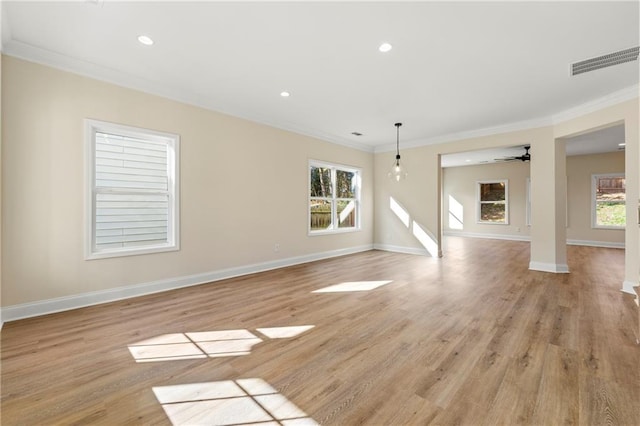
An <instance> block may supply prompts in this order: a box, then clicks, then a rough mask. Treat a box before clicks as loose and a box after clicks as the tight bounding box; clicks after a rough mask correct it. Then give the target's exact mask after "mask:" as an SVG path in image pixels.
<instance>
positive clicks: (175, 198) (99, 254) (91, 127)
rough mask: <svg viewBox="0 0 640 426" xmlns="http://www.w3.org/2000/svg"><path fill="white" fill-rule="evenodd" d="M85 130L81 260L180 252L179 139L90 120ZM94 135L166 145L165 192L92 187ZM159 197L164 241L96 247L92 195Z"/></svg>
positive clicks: (93, 181)
mask: <svg viewBox="0 0 640 426" xmlns="http://www.w3.org/2000/svg"><path fill="white" fill-rule="evenodd" d="M84 127H85V179H84V185H85V202H84V204H85V220H84V222H85V244H84V245H85V250H84V255H85V260H94V259H104V258H111V257H124V256H135V255H141V254H151V253H162V252H169V251H178V250H180V183H179V178H180V136H179V135H177V134H171V133H166V132H159V131H155V130H150V129H143V128H138V127H132V126H126V125H122V124H115V123H110V122H106V121H99V120H93V119H85V120H84ZM96 133H106V134H113V135H117V136H124V137H131V138H137V139H143V140H150V141H153V142H159V143H163V144H166V146H167V147H168V149H167V178H168V182H167V184H168V185H167V190H166V191H164V190H141V189H126V188H118V187H113V188H100V189H98V188H96ZM97 193H103V194H108V193H111V194H149V195H154V194H160V193H162V194H163V195H164V194H165V193H166V195H168V212H167V213H168V215H167V242H166V243H161V244H154V245H142V246H131V247H117V248H109V249H101V250H98V249H97V248H96V214H95V213H96V194H97Z"/></svg>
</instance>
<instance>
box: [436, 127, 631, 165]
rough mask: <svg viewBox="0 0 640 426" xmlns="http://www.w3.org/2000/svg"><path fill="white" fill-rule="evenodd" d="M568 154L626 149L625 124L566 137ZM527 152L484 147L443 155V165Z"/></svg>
mask: <svg viewBox="0 0 640 426" xmlns="http://www.w3.org/2000/svg"><path fill="white" fill-rule="evenodd" d="M565 142H566V153H567V156H574V155H587V154H601V153H605V152H615V151H621V150H623V149H624V147H623V146H620V144H623V143H625V137H624V125H623V124H620V125H616V126H612V127H607V128H605V129H600V130H596V131H593V132H589V133H584V134H582V135H579V136H573V137H571V138H566V139H565ZM524 153H525V149H524V147H523V146H522V145H519V146H511V147H505V148H494V149H482V150H476V151H470V152H458V153H455V154H447V155H443V156H442V167H460V166H475V165H478V164H487V163H498V162H501V161H503V160H502V159H503V158H504V157H518V156H521V155H522V154H524ZM529 153H530V154H531V158H532V159H533V158H535V148H534V149H530V150H529Z"/></svg>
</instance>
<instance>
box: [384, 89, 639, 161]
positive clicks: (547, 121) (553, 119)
mask: <svg viewBox="0 0 640 426" xmlns="http://www.w3.org/2000/svg"><path fill="white" fill-rule="evenodd" d="M632 99H640V86H639V85H637V84H636V85H633V86H631V87H627V88H625V89H622V90H618V91H616V92H613V93H610V94H608V95H606V96H603V97H601V98H598V99H594V100H592V101H589V102H586V103H584V104H582V105H578V106H576V107H573V108H570V109H568V110H566V111H563V112H559V113H557V114H554V115H552V116H549V117H543V118H536V119H531V120H526V121H519V122H515V123H509V124H504V125H500V126H495V127H486V128H483V129H476V130H469V131H464V132H458V133H451V134H448V135H442V136H436V137H433V138H429V139H423V140H413V141H409V142H406V143H404V142H403V143H402V147H403V149H409V148H418V147H421V146H427V145H437V144H442V143H447V142H455V141H460V140H464V139H471V138H478V137H483V136H490V135H498V134H501V133H509V132H517V131H520V130H529V129H536V128H539V127H546V126H553V125H555V124H558V123H562V122H565V121H568V120H571V119H574V118H577V117H580V116H583V115H586V114H590V113H592V112H595V111H598V110H601V109H604V108H607V107H610V106H613V105H616V104H619V103H622V102H626V101H630V100H632ZM395 150H396V145H395V144H386V145H379V146H377V147H376V148H375V150H374V152H375V153H376V154H378V153H381V152H392V151H395Z"/></svg>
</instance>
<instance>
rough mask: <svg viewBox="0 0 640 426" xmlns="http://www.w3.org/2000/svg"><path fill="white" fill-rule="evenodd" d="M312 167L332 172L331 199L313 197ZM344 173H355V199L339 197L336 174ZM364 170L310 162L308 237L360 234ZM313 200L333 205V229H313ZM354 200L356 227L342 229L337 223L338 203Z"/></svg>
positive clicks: (342, 165)
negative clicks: (347, 233)
mask: <svg viewBox="0 0 640 426" xmlns="http://www.w3.org/2000/svg"><path fill="white" fill-rule="evenodd" d="M312 167H322V168H328V169H330V170H331V197H312V196H311V168H312ZM338 170H340V171H344V172H349V173H354V175H355V176H354V178H355V180H356V184H355V198H340V197H338V194H337V190H336V183H337V179H336V172H337V171H338ZM361 187H362V169H360V168H358V167H354V166H347V165H344V164H337V163H329V162H326V161H319V160H309V163H308V166H307V235H308V236H318V235H330V234H341V233H345V232H358V231H360V230H361V229H362V228H361V212H360V209H361V206H362V203H361V190H362V188H361ZM311 200H325V201H329V202H330V203H331V228H328V229H320V230H312V229H311ZM348 200H354V201H355V204H356V215H355V222H356V225H355V226H353V227H349V228H340V227H336V225H335V224H336V223H338V209H337V208H336V205H337V202H338V201H348Z"/></svg>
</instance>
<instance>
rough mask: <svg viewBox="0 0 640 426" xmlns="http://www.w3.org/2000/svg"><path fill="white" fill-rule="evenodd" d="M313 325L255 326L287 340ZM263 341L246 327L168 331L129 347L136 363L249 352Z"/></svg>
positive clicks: (218, 356) (263, 333) (275, 336)
mask: <svg viewBox="0 0 640 426" xmlns="http://www.w3.org/2000/svg"><path fill="white" fill-rule="evenodd" d="M313 327H315V326H313V325H298V326H289V327H267V328H258V329H256V330H257V331H259V332H260V333H261V334H262V335H264V336H265V337H267V338H269V339H290V338H293V337H296V336H298V335H300V334H302V333H304V332H305V331H308V330H311V329H312V328H313ZM263 341H264V340H263V339H261V338H260V337H258V336H256V335H255V334H253V333H252V332H250V331H249V330H244V329H241V330H220V331H202V332H192V333H171V334H163V335H161V336H156V337H152V338H150V339H145V340H141V341H139V342H136V343H133V344H131V345H129V346H128V348H129V352H130V353H131V355H132V356H133V358H134V359H135V360H136V362H159V361H177V360H188V359H200V358H207V357H208V358H220V357H227V356H243V355H249V354H250V353H251V350H252V349H253V347H254V346H255V345H257V344H259V343H262V342H263Z"/></svg>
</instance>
